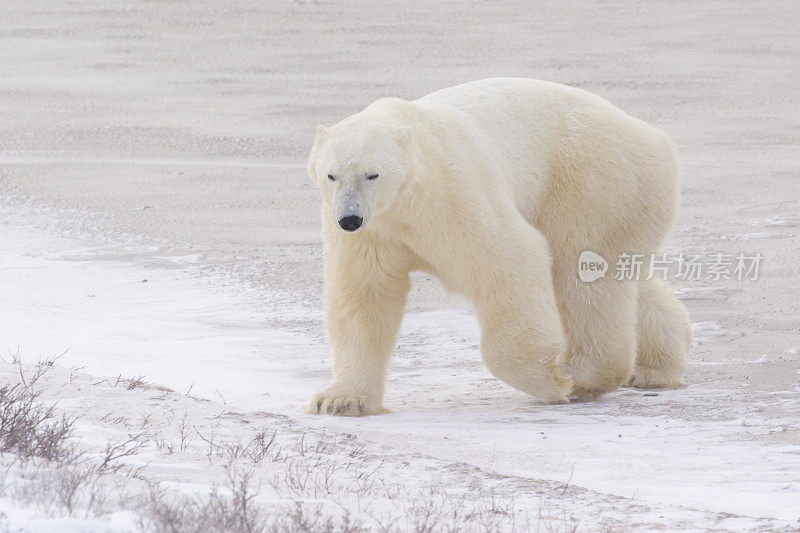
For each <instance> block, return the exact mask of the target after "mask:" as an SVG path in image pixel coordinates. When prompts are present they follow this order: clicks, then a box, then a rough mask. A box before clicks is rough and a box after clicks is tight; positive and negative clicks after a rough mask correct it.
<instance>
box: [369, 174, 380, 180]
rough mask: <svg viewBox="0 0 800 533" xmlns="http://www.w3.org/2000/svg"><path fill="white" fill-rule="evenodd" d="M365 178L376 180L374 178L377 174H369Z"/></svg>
mask: <svg viewBox="0 0 800 533" xmlns="http://www.w3.org/2000/svg"><path fill="white" fill-rule="evenodd" d="M367 179H368V180H376V179H378V174H370V175H369V176H367Z"/></svg>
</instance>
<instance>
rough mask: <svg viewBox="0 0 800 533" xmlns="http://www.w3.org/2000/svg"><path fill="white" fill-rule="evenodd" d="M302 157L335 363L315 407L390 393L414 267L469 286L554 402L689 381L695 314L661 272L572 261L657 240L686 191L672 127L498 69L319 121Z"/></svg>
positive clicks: (343, 408) (529, 384) (524, 383)
mask: <svg viewBox="0 0 800 533" xmlns="http://www.w3.org/2000/svg"><path fill="white" fill-rule="evenodd" d="M308 173H309V175H310V177H311V178H312V179H313V180H314V182H316V184H317V185H318V187H319V190H320V193H321V196H322V233H323V241H324V262H325V300H326V326H327V330H328V336H329V339H330V343H331V345H332V349H333V375H334V380H333V383H332V384H331V385H330V386H329V387H328V388H327V389H325V390H324V391H323V392H321V393H319V394H317V395H316V396H315V397H314V398H313V400H312V401H311V404H310V405H309V407H308V411H309V412H311V413H332V414H338V415H349V416H359V415H368V414H377V413H382V412H385V411H386V410H385V409H384V407H383V396H384V389H385V382H386V377H387V367H388V362H389V358H390V356H391V353H392V351H393V349H394V345H395V342H396V337H397V332H398V329H399V327H400V322H401V320H402V318H403V311H404V307H405V303H406V296H407V293H408V291H409V287H410V281H409V273H410V272H412V271H415V270H421V271H425V272H427V273H430V274H431V275H433V276H435V277H437V278H438V279H439V280H440V281H441V282H442V283H443V285H444V286H445V288H447V289H448V290H450V291H453V292H457V293H460V294H463V295H465V296H466V297H467V298H468V299H469V300H470V301H471V303H472V305H473V306H474V308H475V311H476V314H477V317H478V320H479V323H480V329H481V346H480V350H481V356H482V358H483V360H484V362H485V364H486V366H487V368H488V369H489V371H490V372H491V373H492V374H493V375H494V376H496V377H498V378H499V379H501V380H503V381H505V382H506V383H507V384H509V385H511V386H512V387H514V388H516V389H519V390H520V391H523V392H526V393H528V394H531V395H534V396H535V397H537V398H539V399H541V400H543V401H545V402H553V403H563V402H568V401H569V400H570V398H575V399H593V398H596V397H598V396H599V395H601V394H603V393H605V392H609V391H613V390H615V389H616V388H618V387H619V386H621V385H625V384H628V383H630V384H631V385H633V386H637V387H672V386H677V385H679V384H680V383H681V382H682V375H683V373H684V371H685V370H686V368H687V364H688V351H689V345H690V335H691V333H690V327H689V319H688V315H687V313H686V310H685V309H684V307H683V306H682V305H681V303H680V302H679V301H678V300H677V299H676V298H675V296H674V295H673V294H672V292H671V291H670V290H669V289H668V288H667V287H666V285H664V283H663V282H661V281H660V280H658V279H657V278H653V279H650V280H646V279H645V276H642V278H640V280H638V281H626V280H617V279H615V276H612V275H607V276H604V277H601V278H600V279H597V280H595V281H593V282H591V283H588V282H582V281H581V280H580V279H579V277H578V257H579V255H580V254H581V252H582V251H584V250H591V251H593V252H595V253H597V254H599V255H600V256H602V257H603V258H604V259H605V260H606V261H608V262H609V264H611V265H614V264H615V263H616V260H617V257H618V256H619V255H620V254H652V253H654V252H656V251H657V250H658V248H659V245H660V243H661V241H662V239H663V238H664V236H665V234H666V233H667V231H668V230H669V228H670V226H671V224H672V219H673V216H674V214H675V211H676V206H677V200H678V170H677V167H676V162H675V150H674V148H673V146H672V144H671V142H670V141H669V139H668V138H667V136H666V135H665V134H663V133H662V132H661V131H659V130H657V129H655V128H653V127H651V126H649V125H647V124H646V123H644V122H642V121H640V120H638V119H635V118H632V117H631V116H629V115H627V114H626V113H624V112H623V111H621V110H619V109H618V108H616V107H614V106H612V105H611V104H609V103H608V102H606V101H605V100H603V99H601V98H599V97H597V96H594V95H592V94H590V93H588V92H585V91H582V90H579V89H575V88H571V87H567V86H564V85H559V84H555V83H549V82H544V81H536V80H530V79H512V78H502V79H487V80H481V81H476V82H471V83H466V84H463V85H458V86H455V87H451V88H447V89H443V90H440V91H437V92H434V93H432V94H429V95H427V96H424V97H422V98H420V99H418V100H414V101H405V100H401V99H399V98H384V99H381V100H378V101H376V102H374V103H373V104H371V105H370V106H369V107H367V108H366V109H365V110H363V111H361V112H360V113H357V114H355V115H352V116H350V117H348V118H346V119H344V120H342V121H341V122H339V123H338V124H336V125H335V126H332V127H330V128H326V127H324V126H319V127H318V128H317V133H316V139H315V141H314V145H313V148H312V149H311V154H310V157H309V161H308ZM643 274H644V272H643Z"/></svg>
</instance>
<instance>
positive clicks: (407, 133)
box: [397, 126, 414, 147]
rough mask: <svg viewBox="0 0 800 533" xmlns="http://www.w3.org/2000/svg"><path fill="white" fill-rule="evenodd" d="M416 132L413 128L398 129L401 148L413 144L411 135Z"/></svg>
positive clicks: (403, 127)
mask: <svg viewBox="0 0 800 533" xmlns="http://www.w3.org/2000/svg"><path fill="white" fill-rule="evenodd" d="M413 132H414V128H412V127H411V126H400V127H399V128H397V136H398V139H399V140H400V146H403V147H405V146H408V143H409V142H411V134H412V133H413Z"/></svg>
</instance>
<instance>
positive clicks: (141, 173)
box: [0, 1, 800, 530]
mask: <svg viewBox="0 0 800 533" xmlns="http://www.w3.org/2000/svg"><path fill="white" fill-rule="evenodd" d="M102 4H103V5H98V4H97V3H86V4H85V5H83V4H80V3H75V4H68V5H63V6H62V5H57V6H56V5H53V4H51V3H42V4H41V5H37V4H36V2H26V3H25V4H15V5H13V6H9V7H8V8H7V9H5V8H4V17H3V20H2V22H0V46H2V47H3V49H4V50H6V51H7V52H6V53H4V54H2V55H0V66H1V67H2V71H3V72H4V73H6V74H7V75H6V76H4V77H2V78H0V103H1V105H0V224H2V225H1V226H0V282H2V283H3V287H4V289H3V291H2V292H0V349H3V350H7V351H8V354H7V355H6V354H2V355H5V359H6V360H7V361H8V362H10V361H11V360H12V358H13V356H14V354H16V353H19V356H20V357H21V358H22V360H23V361H25V362H27V363H34V362H35V361H36V360H37V359H39V358H40V357H45V356H54V355H58V354H61V353H62V352H65V350H66V353H64V354H63V356H61V358H60V359H59V360H58V362H57V368H55V369H54V370H53V373H52V376H51V377H50V378H49V379H48V381H47V386H46V387H45V388H44V392H43V397H44V398H45V399H46V400H48V401H57V402H58V406H59V409H61V410H63V411H64V412H67V413H69V414H72V415H75V416H78V415H80V417H81V418H80V419H79V423H78V437H79V438H80V440H81V442H82V443H83V444H84V445H85V446H86V447H88V448H92V447H95V448H96V447H98V446H99V447H100V448H102V443H103V442H104V441H105V439H106V438H107V437H109V436H111V435H117V434H118V435H125V434H126V433H127V432H128V431H129V429H130V428H129V427H128V426H126V425H125V424H119V423H113V422H112V421H113V420H114V419H117V418H118V417H121V418H124V419H125V420H137V419H139V418H140V417H152V418H153V420H154V421H153V422H152V424H151V425H152V427H154V428H156V429H153V431H152V432H153V433H154V434H156V433H157V434H159V435H161V436H160V437H154V438H152V439H151V441H150V442H151V443H150V444H148V446H147V447H144V448H143V449H142V450H141V451H140V453H138V454H137V455H136V457H135V460H136V461H140V464H142V465H147V466H146V467H145V469H144V470H143V475H145V476H147V478H148V479H149V480H151V481H152V482H157V483H161V484H162V485H161V486H162V487H166V488H171V489H174V490H177V491H178V492H181V493H196V494H201V495H207V494H208V493H209V490H211V488H212V487H213V486H215V485H219V484H221V483H222V478H224V475H222V473H221V470H220V465H219V464H217V463H215V461H213V460H211V459H209V456H210V455H211V454H209V453H206V452H204V451H203V450H204V446H206V445H207V443H205V442H204V441H203V439H202V438H200V437H199V436H200V435H202V436H206V435H207V434H208V433H209V432H217V434H219V435H222V436H224V437H225V438H229V439H235V438H238V437H241V438H242V439H243V440H244V439H248V438H250V437H251V432H250V428H251V427H256V426H258V427H261V426H263V427H267V428H269V430H270V431H278V432H279V434H280V435H281V437H280V438H281V439H284V440H285V442H283V441H282V442H283V445H285V446H286V447H287V449H297V444H296V442H294V441H291V439H292V438H296V437H297V436H298V435H309V438H313V439H317V440H319V439H322V438H327V439H330V440H332V441H335V442H336V443H337V446H339V448H337V451H336V454H334V455H337V454H338V455H337V457H338V456H339V455H342V456H348V453H351V451H352V449H355V448H358V449H361V448H360V447H361V446H363V450H365V452H364V453H367V454H368V455H369V457H370V458H371V460H372V459H374V460H376V461H378V462H380V464H381V465H382V466H381V468H380V469H379V476H380V477H381V479H384V480H386V481H387V482H389V481H392V482H399V483H402V485H403V487H404V488H405V489H407V490H408V494H406V495H405V496H403V497H399V498H396V499H397V502H400V503H399V504H398V503H397V502H392V500H393V498H392V497H391V495H392V494H394V493H391V492H390V491H383V492H373V493H369V494H370V495H369V497H367V499H370V498H371V499H372V500H374V508H373V509H372V510H371V512H372V514H381V513H384V512H385V513H389V511H388V510H389V509H392V508H394V509H395V512H401V511H402V512H401V515H402V516H405V517H408V516H413V515H414V513H409V512H406V511H407V508H406V507H403V505H406V504H408V505H412V504H413V503H414V498H413V497H412V495H413V494H414V493H415V489H418V490H420V491H426V490H430V489H431V487H442V486H444V487H446V488H448V489H450V490H452V491H453V494H455V493H459V492H463V493H466V494H468V497H469V498H470V499H474V500H475V501H477V502H481V501H483V499H485V498H486V497H487V496H486V494H487V493H479V492H475V491H472V492H470V491H468V490H467V489H466V487H469V486H472V485H474V484H478V485H480V486H483V487H486V488H487V490H488V489H490V488H491V489H492V490H495V489H496V495H497V498H504V500H503V501H505V502H509V501H512V500H513V504H512V507H514V509H515V512H516V513H518V517H517V518H518V519H519V520H522V519H523V518H522V517H527V520H528V522H527V523H528V524H532V527H533V528H536V527H539V528H540V529H545V530H546V528H550V529H564V530H570V529H571V528H572V527H573V525H575V524H577V525H578V528H579V529H582V530H597V529H602V528H606V529H619V530H629V529H633V528H641V529H644V528H666V529H694V530H697V529H711V528H716V529H720V530H724V529H730V530H745V529H763V530H779V529H787V530H788V529H797V528H800V503H798V502H800V354H799V352H800V303H798V302H800V256H798V253H797V250H798V249H799V248H800V246H799V245H800V239H798V237H797V231H798V227H800V171H799V170H798V169H799V168H800V146H798V144H797V137H798V134H800V106H799V105H798V101H797V99H796V94H797V92H798V90H800V75H798V71H797V62H798V60H800V42H798V39H797V37H796V27H797V24H798V23H800V8H798V6H797V5H796V4H795V3H794V2H769V3H766V2H765V3H763V4H762V5H759V3H758V2H747V3H745V2H742V3H731V2H719V3H717V2H708V3H704V4H703V5H702V6H695V5H687V6H685V9H680V10H679V9H677V8H674V7H672V6H673V4H672V3H646V4H641V5H639V6H638V7H637V8H636V9H632V8H629V5H628V4H626V3H621V2H611V3H602V4H588V3H577V2H576V3H569V2H567V3H564V2H553V3H552V4H547V5H541V6H537V8H536V9H533V8H531V7H529V6H528V4H527V3H524V2H519V3H515V2H505V3H504V2H499V3H475V4H469V5H468V6H458V5H456V4H452V5H451V4H449V3H416V2H410V3H408V4H405V7H403V6H396V5H395V4H392V5H391V6H389V5H388V4H387V5H385V6H382V5H380V3H374V2H373V3H361V2H348V3H346V4H340V3H335V4H326V3H320V4H316V3H295V2H272V3H266V4H265V5H262V3H256V2H253V3H251V4H248V5H247V6H246V7H245V6H242V5H240V6H238V7H230V6H227V5H225V6H223V5H222V4H219V5H212V4H207V5H199V4H193V3H186V4H183V3H178V4H168V5H162V4H158V5H149V4H135V3H134V4H128V3H126V2H122V1H118V2H117V1H107V2H103V3H102ZM465 27H466V28H469V31H465V29H464V28H465ZM765 28H766V29H768V30H769V31H765ZM490 75H520V76H531V77H537V78H544V79H551V80H554V81H560V82H564V83H571V84H574V85H578V86H581V87H583V88H586V89H588V90H592V91H594V92H597V93H599V94H601V95H602V96H604V97H606V98H608V99H610V100H611V101H612V102H614V103H616V104H618V105H619V106H620V107H622V108H623V109H626V110H628V111H630V112H631V113H633V114H635V115H637V116H640V117H641V118H644V119H646V120H649V121H652V122H653V123H655V124H657V125H659V126H661V127H662V128H664V129H665V130H667V131H668V132H670V133H671V134H672V135H673V137H674V138H675V139H676V142H677V144H678V145H679V147H680V152H681V159H682V163H683V168H684V176H685V177H684V189H683V200H682V206H681V213H680V215H679V217H678V220H677V222H676V229H675V231H674V235H673V236H672V237H671V238H670V240H669V241H668V242H667V245H666V247H665V251H666V252H668V253H669V254H671V255H677V254H679V253H681V252H683V253H687V254H703V255H705V256H709V257H710V256H711V255H712V254H716V253H724V254H737V253H745V254H755V253H761V254H763V256H764V263H763V265H762V270H761V275H760V276H759V279H758V280H742V281H735V280H716V281H715V280H713V279H710V280H709V279H703V280H696V281H693V280H672V282H671V284H672V285H673V286H674V287H675V288H676V290H677V292H678V294H679V297H680V298H681V299H682V300H683V301H684V303H685V304H686V305H687V307H688V309H689V312H690V314H691V315H692V321H693V323H694V329H695V346H694V349H693V353H692V365H691V368H690V372H689V375H688V376H687V386H686V387H685V388H681V389H677V390H669V391H656V392H653V393H646V392H643V391H640V390H634V389H622V390H621V391H619V392H617V393H615V394H611V395H608V396H606V397H604V398H602V399H601V400H599V401H597V402H593V403H581V404H570V405H563V406H548V405H543V404H540V403H538V402H536V401H534V400H533V399H531V398H530V397H527V396H525V395H523V394H521V393H518V392H516V391H514V390H511V389H510V388H508V387H507V386H505V385H504V384H503V383H501V382H499V381H497V380H495V379H494V378H492V377H491V376H490V375H489V373H488V372H487V371H486V370H485V369H484V367H483V366H482V364H481V361H480V356H479V353H478V348H477V343H478V332H477V327H476V324H475V321H474V318H473V316H472V313H471V312H470V310H469V308H468V306H467V305H466V304H465V303H464V302H463V301H461V300H460V299H458V298H456V297H453V296H450V295H447V294H444V293H443V292H442V291H441V289H440V288H439V286H438V284H437V283H436V281H435V280H431V279H428V278H426V277H425V276H415V278H414V281H415V287H414V291H413V294H412V296H411V298H410V301H409V306H408V314H407V316H406V318H405V321H404V323H403V328H402V331H401V336H400V341H399V346H398V348H397V351H396V355H395V358H394V360H393V362H392V367H391V378H390V383H389V386H388V389H387V398H386V404H387V406H388V407H390V408H391V409H392V411H393V412H392V413H390V414H388V415H385V416H379V417H368V418H364V419H342V418H336V417H312V416H308V415H305V414H303V413H302V411H301V407H302V405H303V404H304V403H305V402H307V401H308V399H309V398H310V397H311V395H312V394H313V393H314V392H316V391H317V390H319V389H320V388H321V387H323V386H324V385H325V384H326V382H327V380H328V379H329V375H330V371H329V366H330V365H329V355H330V354H329V349H328V347H327V345H326V343H325V339H324V333H323V327H322V303H321V298H320V288H321V282H322V275H321V264H320V243H319V236H318V229H317V228H318V215H317V207H316V206H317V201H318V200H317V196H316V192H315V190H314V188H313V187H312V185H311V183H310V182H309V180H308V179H307V178H306V177H305V175H304V170H303V166H304V162H303V159H304V156H305V151H306V149H307V147H308V144H309V143H310V140H311V136H312V132H313V127H314V126H315V125H316V124H317V123H318V122H323V123H332V122H334V121H335V120H337V119H338V118H341V117H343V116H345V115H347V114H350V113H352V112H355V111H357V110H358V109H359V108H361V107H363V106H364V105H366V104H367V103H369V102H370V101H371V100H373V99H375V98H378V97H381V96H386V95H398V96H401V97H407V98H413V97H416V96H419V95H421V94H424V93H426V92H428V91H430V90H432V89H435V88H439V87H442V86H446V85H451V84H454V83H457V82H460V81H465V80H468V79H476V78H480V77H486V76H490ZM70 368H72V369H73V370H72V371H71V372H72V377H70V371H69V370H65V369H70ZM2 376H3V379H4V380H13V379H16V376H17V373H16V370H15V369H14V367H13V365H8V366H4V367H3V369H2ZM76 376H77V377H76ZM120 376H121V377H122V378H128V379H131V378H138V377H140V376H141V377H143V379H144V380H145V381H146V382H148V383H150V384H154V385H158V386H161V387H168V388H169V389H171V390H172V391H174V392H167V391H162V390H157V389H143V388H135V389H134V390H128V388H127V387H120V386H113V385H114V384H118V383H119V382H118V377H120ZM153 390H156V391H157V393H154V392H153ZM201 399H205V400H209V401H201ZM110 413H115V414H116V416H108V415H109V414H110ZM170 413H172V414H175V413H177V418H178V419H180V418H181V417H182V416H184V413H186V417H187V420H190V421H191V425H192V426H193V427H197V428H198V430H197V431H196V432H195V433H193V439H194V441H193V443H192V444H191V446H188V445H187V446H186V449H182V448H183V447H182V446H178V448H181V449H177V450H175V446H173V450H172V451H171V452H170V453H165V452H164V446H160V447H159V446H155V444H153V443H154V442H157V441H158V439H159V438H160V439H162V441H163V439H166V440H170V439H173V440H175V439H177V438H178V437H176V431H177V429H176V427H177V423H172V422H170V420H173V421H174V419H175V417H173V418H169V415H170ZM223 413H225V416H220V415H222V414H223ZM187 424H188V422H187ZM129 425H130V424H129ZM243 428H244V429H243ZM198 439H199V440H198ZM348 450H350V451H348ZM137 464H139V463H137ZM376 464H377V463H376ZM281 468H282V467H281ZM343 472H344V474H342V475H341V476H340V478H341V479H340V482H341V483H342V484H343V486H348V487H353V486H354V484H355V483H357V482H356V481H354V479H351V478H350V477H348V476H349V475H350V474H351V473H352V472H349V471H348V470H347V469H346V468H344V469H343ZM12 473H13V472H12ZM18 474H19V475H17V476H16V477H14V476H11V477H8V474H7V475H6V478H4V479H6V480H8V479H24V475H23V473H18ZM257 475H258V476H261V478H263V479H267V478H269V477H270V476H274V475H276V472H275V467H273V466H263V465H262V466H259V467H258V469H257ZM337 475H339V474H337ZM267 485H268V484H267ZM176 487H177V488H176ZM280 487H282V485H281V486H280ZM280 487H279V486H278V485H275V486H272V488H267V489H264V490H263V491H262V493H261V495H260V500H259V502H260V503H261V504H262V505H264V506H265V507H266V508H271V507H270V506H272V505H277V503H276V502H278V503H281V504H283V503H287V502H289V503H291V501H292V499H291V498H288V496H287V495H286V494H284V493H282V492H281V490H283V489H280ZM279 489H280V490H279ZM354 494H355V493H353V494H350V493H348V495H346V496H343V497H342V498H343V499H342V500H341V501H340V503H342V504H344V505H345V506H346V507H348V508H349V509H350V510H352V511H353V512H354V513H355V514H358V513H361V515H360V518H362V519H363V520H365V524H366V525H367V526H369V527H377V525H378V523H380V522H379V521H377V520H375V519H373V518H370V516H369V513H366V512H363V510H362V509H360V508H359V506H360V499H359V498H357V497H356V496H354ZM453 494H450V495H447V496H446V497H445V498H449V499H453V498H455V496H453ZM493 494H494V493H493ZM293 497H294V498H295V499H300V500H303V501H306V502H309V501H318V502H322V503H323V504H324V506H325V507H324V508H325V509H326V511H325V512H326V513H327V512H331V513H333V510H336V512H337V513H338V512H339V510H340V507H338V506H337V504H336V503H334V501H333V498H332V497H330V494H328V495H320V494H317V495H316V496H311V495H310V494H309V493H307V492H304V491H299V492H297V493H295V494H293ZM429 499H430V498H429ZM23 503H24V502H23V500H22V499H16V500H15V499H13V498H7V499H4V500H2V501H0V511H5V512H6V514H7V515H8V517H9V522H10V525H11V526H12V527H11V529H12V530H13V529H15V528H18V527H22V528H32V529H39V530H48V528H49V529H52V528H54V527H57V526H56V525H55V524H62V522H54V520H62V521H63V520H67V522H69V524H70V525H69V527H72V528H75V529H76V530H80V529H81V528H89V527H92V528H99V529H103V528H108V529H130V528H135V527H136V524H135V520H134V519H133V518H131V515H130V514H126V513H129V512H128V511H125V512H122V511H119V512H118V513H116V514H115V513H112V514H110V515H109V516H108V517H106V518H105V519H103V520H99V521H98V522H96V523H95V522H91V523H90V522H87V521H82V519H81V517H72V518H70V519H65V518H63V517H60V516H56V517H53V516H45V514H44V513H42V512H37V511H36V509H35V508H34V509H33V510H32V509H31V508H30V507H26V506H25V505H23ZM398 505H399V507H398ZM393 506H394V507H393ZM112 507H113V506H112ZM122 508H124V506H123V507H120V509H122ZM398 509H399V511H398ZM112 510H113V509H112ZM389 514H391V513H389ZM495 514H498V513H495ZM337 516H338V515H337ZM386 516H389V515H388V514H387V515H386ZM515 516H516V515H515ZM64 523H66V522H64ZM501 524H502V526H508V523H507V522H502V523H501ZM516 524H517V526H518V527H520V528H521V529H526V528H525V526H523V525H521V524H522V522H516ZM542 524H544V526H543V525H542ZM62 525H63V524H62ZM397 525H398V527H401V528H403V527H405V528H413V527H414V523H412V522H403V523H399V524H397ZM64 527H66V526H64Z"/></svg>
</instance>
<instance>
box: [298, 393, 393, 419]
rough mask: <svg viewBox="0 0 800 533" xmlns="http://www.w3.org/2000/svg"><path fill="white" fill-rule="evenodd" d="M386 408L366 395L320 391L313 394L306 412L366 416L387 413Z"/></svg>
mask: <svg viewBox="0 0 800 533" xmlns="http://www.w3.org/2000/svg"><path fill="white" fill-rule="evenodd" d="M388 412H389V411H388V410H387V409H384V408H383V407H381V406H376V405H375V403H374V402H373V401H372V400H370V398H368V397H367V396H356V395H352V396H351V395H346V394H342V395H336V394H329V393H325V392H321V393H319V394H317V395H316V396H314V399H313V400H312V401H311V404H310V405H309V406H308V407H307V408H306V413H308V414H312V415H325V414H328V415H339V416H367V415H377V414H382V413H388Z"/></svg>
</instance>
